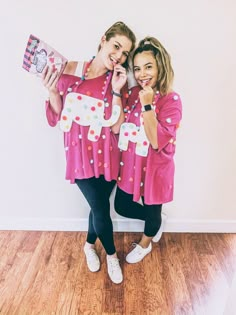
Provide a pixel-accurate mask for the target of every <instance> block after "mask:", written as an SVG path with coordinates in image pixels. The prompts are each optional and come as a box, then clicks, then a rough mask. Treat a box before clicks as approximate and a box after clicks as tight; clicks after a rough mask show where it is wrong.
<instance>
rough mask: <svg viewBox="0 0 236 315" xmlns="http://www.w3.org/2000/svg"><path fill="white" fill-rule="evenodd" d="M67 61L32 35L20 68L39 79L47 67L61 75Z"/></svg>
mask: <svg viewBox="0 0 236 315" xmlns="http://www.w3.org/2000/svg"><path fill="white" fill-rule="evenodd" d="M67 61H68V60H67V59H66V58H65V57H64V56H62V55H61V54H60V53H59V52H58V51H56V50H55V49H54V48H52V47H51V46H49V45H48V44H47V43H45V42H44V41H42V40H41V39H39V38H38V37H36V36H34V35H32V34H31V35H30V36H29V39H28V42H27V45H26V49H25V53H24V59H23V65H22V67H23V68H24V69H25V70H26V71H28V72H30V73H33V74H35V75H37V76H39V77H41V76H42V72H43V69H44V68H45V67H46V66H47V65H48V66H50V67H52V68H53V69H55V70H57V71H58V72H59V74H61V73H62V72H63V70H64V68H65V66H66V63H67Z"/></svg>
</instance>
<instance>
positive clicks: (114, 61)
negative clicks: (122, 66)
mask: <svg viewBox="0 0 236 315" xmlns="http://www.w3.org/2000/svg"><path fill="white" fill-rule="evenodd" d="M110 61H111V63H112V65H113V67H115V66H116V65H118V64H119V62H118V60H116V59H115V58H113V57H110Z"/></svg>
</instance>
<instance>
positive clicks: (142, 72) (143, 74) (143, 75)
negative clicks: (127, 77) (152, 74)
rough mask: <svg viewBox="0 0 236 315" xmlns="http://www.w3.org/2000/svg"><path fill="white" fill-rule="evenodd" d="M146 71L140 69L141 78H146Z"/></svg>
mask: <svg viewBox="0 0 236 315" xmlns="http://www.w3.org/2000/svg"><path fill="white" fill-rule="evenodd" d="M145 75H146V71H145V69H140V77H145Z"/></svg>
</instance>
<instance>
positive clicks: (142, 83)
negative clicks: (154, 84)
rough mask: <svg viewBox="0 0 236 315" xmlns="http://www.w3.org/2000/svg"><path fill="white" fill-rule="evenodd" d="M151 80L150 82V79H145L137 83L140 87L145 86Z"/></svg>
mask: <svg viewBox="0 0 236 315" xmlns="http://www.w3.org/2000/svg"><path fill="white" fill-rule="evenodd" d="M151 80H152V79H151V78H149V79H145V80H139V83H140V85H141V86H146V85H149V83H150V82H151Z"/></svg>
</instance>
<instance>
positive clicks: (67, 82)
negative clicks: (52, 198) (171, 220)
mask: <svg viewBox="0 0 236 315" xmlns="http://www.w3.org/2000/svg"><path fill="white" fill-rule="evenodd" d="M135 40H136V39H135V35H134V33H133V32H132V31H131V30H130V28H129V27H128V26H127V25H126V24H125V23H123V22H116V23H114V24H113V25H112V26H111V27H110V28H109V29H108V30H107V31H106V32H105V33H104V35H103V36H102V38H101V40H100V43H99V48H98V52H97V54H96V56H95V57H94V58H92V59H91V60H90V61H85V62H69V63H68V64H67V66H66V69H65V70H64V72H63V74H62V75H61V76H60V77H59V74H58V72H57V71H55V72H54V71H53V69H49V68H48V67H47V68H45V71H44V72H43V84H44V86H45V87H46V88H47V89H48V91H49V100H48V101H47V102H46V115H47V119H48V123H49V124H50V126H56V124H57V123H58V122H60V126H61V128H62V130H63V131H64V147H65V154H66V179H67V180H69V181H70V182H71V183H76V184H77V185H78V187H79V188H80V190H81V192H82V193H83V195H84V197H85V198H86V200H87V202H88V204H89V206H90V208H91V210H90V214H89V224H88V225H89V226H88V234H87V240H86V243H85V246H84V252H85V256H86V261H87V265H88V268H89V270H90V271H91V272H96V271H98V270H99V269H100V260H99V257H98V255H97V252H96V249H95V242H96V239H97V238H98V239H99V240H100V241H101V243H102V245H103V247H104V249H105V251H106V254H107V259H106V261H107V268H108V274H109V276H110V278H111V280H112V281H113V282H114V283H120V282H122V280H123V275H122V270H121V268H120V264H119V259H118V257H117V254H116V249H115V245H114V240H113V226H112V221H111V217H110V203H109V197H110V194H111V192H112V190H113V188H114V186H115V184H116V179H117V176H118V170H119V157H120V150H119V149H118V141H117V133H119V129H120V125H121V123H122V122H123V119H124V115H123V110H122V109H123V106H124V104H125V102H126V87H125V86H126V81H127V73H126V72H127V69H128V58H129V55H130V52H131V51H132V50H133V48H134V46H135Z"/></svg>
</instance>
